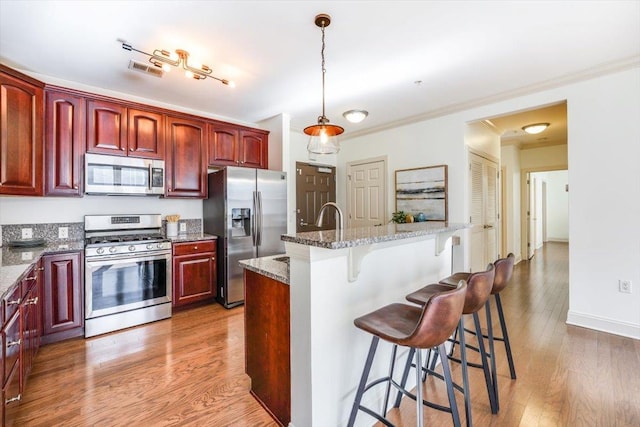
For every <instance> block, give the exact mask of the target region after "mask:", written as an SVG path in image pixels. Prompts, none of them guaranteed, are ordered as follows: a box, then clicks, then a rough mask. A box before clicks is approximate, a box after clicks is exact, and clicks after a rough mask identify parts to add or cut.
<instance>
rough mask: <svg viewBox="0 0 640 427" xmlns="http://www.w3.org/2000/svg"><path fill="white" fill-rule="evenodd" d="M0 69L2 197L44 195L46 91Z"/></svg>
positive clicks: (0, 192) (0, 166) (0, 183)
mask: <svg viewBox="0 0 640 427" xmlns="http://www.w3.org/2000/svg"><path fill="white" fill-rule="evenodd" d="M2 70H4V68H0V194H15V195H24V196H42V193H43V188H44V186H43V181H44V180H43V171H42V169H43V168H42V142H43V140H42V135H43V133H42V127H43V126H42V122H43V120H42V118H43V111H42V110H43V105H44V102H43V90H42V88H40V87H37V86H35V85H33V84H30V83H29V82H27V81H24V80H21V79H19V78H16V77H13V76H10V75H9V74H7V73H4V72H2Z"/></svg>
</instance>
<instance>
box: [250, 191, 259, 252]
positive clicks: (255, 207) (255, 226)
mask: <svg viewBox="0 0 640 427" xmlns="http://www.w3.org/2000/svg"><path fill="white" fill-rule="evenodd" d="M258 216H259V213H258V192H257V191H254V192H253V215H252V217H251V227H252V228H253V233H251V239H252V241H253V246H258Z"/></svg>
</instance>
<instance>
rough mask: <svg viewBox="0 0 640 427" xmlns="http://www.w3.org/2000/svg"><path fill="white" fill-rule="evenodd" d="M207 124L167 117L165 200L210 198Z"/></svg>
mask: <svg viewBox="0 0 640 427" xmlns="http://www.w3.org/2000/svg"><path fill="white" fill-rule="evenodd" d="M206 126H207V125H206V123H205V122H201V121H199V120H193V119H191V118H187V117H178V116H167V153H166V158H165V173H166V190H165V196H166V197H198V198H205V197H207V187H206V180H207V132H206V131H207V129H206Z"/></svg>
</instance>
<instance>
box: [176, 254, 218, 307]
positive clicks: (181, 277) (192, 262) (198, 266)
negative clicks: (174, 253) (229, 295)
mask: <svg viewBox="0 0 640 427" xmlns="http://www.w3.org/2000/svg"><path fill="white" fill-rule="evenodd" d="M173 275H174V276H173V278H174V280H173V284H174V286H173V306H174V307H180V306H183V305H186V304H190V303H193V302H197V301H203V300H207V299H212V298H214V297H215V296H216V277H217V276H216V259H215V253H213V252H208V253H203V254H196V255H184V256H179V257H174V259H173Z"/></svg>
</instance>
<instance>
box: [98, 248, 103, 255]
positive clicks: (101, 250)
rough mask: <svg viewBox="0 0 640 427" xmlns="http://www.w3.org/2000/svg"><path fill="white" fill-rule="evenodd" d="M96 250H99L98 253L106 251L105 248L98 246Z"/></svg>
mask: <svg viewBox="0 0 640 427" xmlns="http://www.w3.org/2000/svg"><path fill="white" fill-rule="evenodd" d="M96 252H97V253H99V254H101V253H103V252H104V248H98V249H96Z"/></svg>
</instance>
